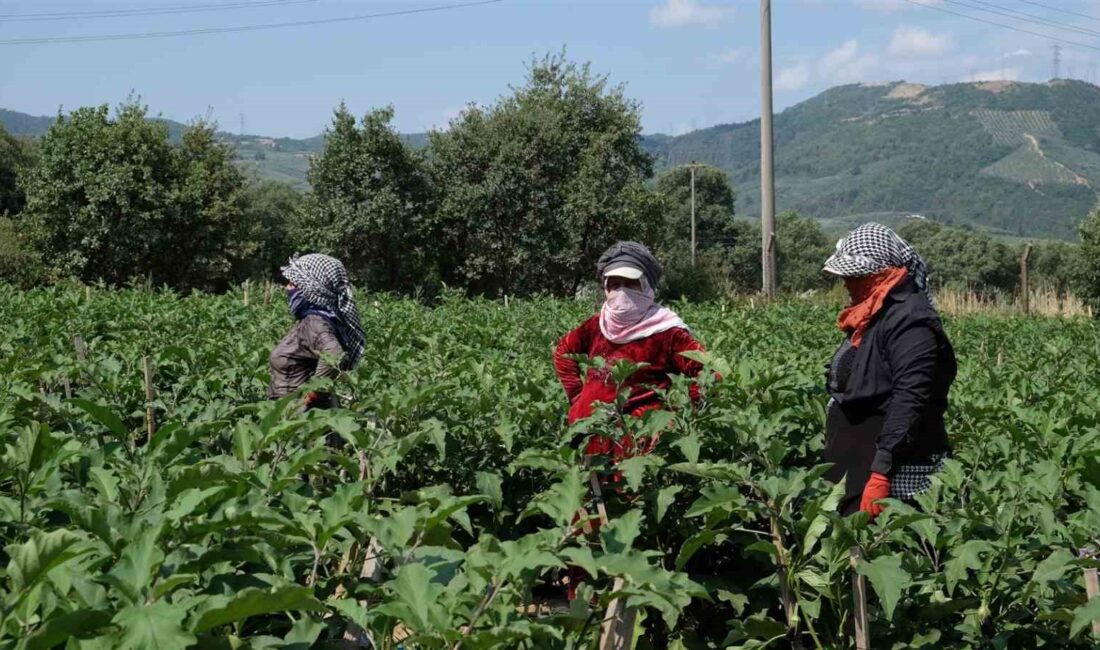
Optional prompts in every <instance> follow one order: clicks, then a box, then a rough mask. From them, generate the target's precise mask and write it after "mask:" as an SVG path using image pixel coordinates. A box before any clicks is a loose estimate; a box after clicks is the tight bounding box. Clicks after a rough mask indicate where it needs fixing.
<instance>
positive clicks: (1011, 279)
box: [897, 219, 1019, 291]
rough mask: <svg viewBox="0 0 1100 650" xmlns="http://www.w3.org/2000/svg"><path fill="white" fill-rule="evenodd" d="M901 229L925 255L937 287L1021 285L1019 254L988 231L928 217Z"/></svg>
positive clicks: (908, 240)
mask: <svg viewBox="0 0 1100 650" xmlns="http://www.w3.org/2000/svg"><path fill="white" fill-rule="evenodd" d="M897 232H898V235H900V236H901V237H902V238H903V239H905V240H906V241H907V242H909V244H910V245H912V246H913V248H915V249H916V250H917V252H918V253H920V255H921V257H923V258H924V261H925V262H926V263H927V264H928V270H929V275H930V277H931V280H932V282H933V283H934V284H936V285H937V286H947V285H957V286H964V287H966V288H968V289H979V290H994V289H996V290H1002V291H1011V290H1013V289H1015V288H1016V286H1017V284H1018V278H1019V254H1018V253H1017V252H1016V251H1015V250H1014V249H1012V248H1011V247H1010V246H1008V245H1007V244H1005V243H1003V242H1000V241H997V240H995V239H993V238H992V237H991V236H989V235H987V234H985V233H979V232H975V231H973V230H970V229H968V228H960V227H956V226H945V225H943V224H940V223H937V222H935V221H929V220H925V219H911V220H909V221H907V222H906V223H905V224H903V225H902V226H901V227H900V228H898V231H897Z"/></svg>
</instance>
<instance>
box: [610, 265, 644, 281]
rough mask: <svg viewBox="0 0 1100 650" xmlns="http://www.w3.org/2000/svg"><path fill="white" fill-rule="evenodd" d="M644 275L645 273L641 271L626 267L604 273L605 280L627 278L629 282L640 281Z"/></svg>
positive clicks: (611, 269)
mask: <svg viewBox="0 0 1100 650" xmlns="http://www.w3.org/2000/svg"><path fill="white" fill-rule="evenodd" d="M643 275H644V272H643V271H642V270H641V269H639V268H637V267H634V266H625V265H624V266H618V267H615V268H610V269H607V270H606V271H604V273H603V277H605V278H626V279H627V280H639V279H641V277H642V276H643Z"/></svg>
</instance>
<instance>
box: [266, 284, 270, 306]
mask: <svg viewBox="0 0 1100 650" xmlns="http://www.w3.org/2000/svg"><path fill="white" fill-rule="evenodd" d="M270 304H271V283H270V282H265V283H264V306H265V307H266V306H268V305H270Z"/></svg>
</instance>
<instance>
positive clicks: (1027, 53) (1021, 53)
mask: <svg viewBox="0 0 1100 650" xmlns="http://www.w3.org/2000/svg"><path fill="white" fill-rule="evenodd" d="M1005 56H1031V50H1023V49H1020V50H1016V51H1015V52H1009V53H1008V54H1006V55H1005Z"/></svg>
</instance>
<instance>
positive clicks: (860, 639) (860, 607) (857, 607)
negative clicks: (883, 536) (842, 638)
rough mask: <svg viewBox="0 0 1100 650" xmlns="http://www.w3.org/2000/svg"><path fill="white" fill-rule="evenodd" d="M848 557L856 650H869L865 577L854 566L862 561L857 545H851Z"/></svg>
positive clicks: (869, 639) (869, 636)
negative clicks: (850, 570)
mask: <svg viewBox="0 0 1100 650" xmlns="http://www.w3.org/2000/svg"><path fill="white" fill-rule="evenodd" d="M850 559H851V564H852V601H853V612H854V616H853V619H854V623H855V631H856V650H871V631H870V629H869V628H868V627H867V578H866V577H865V576H863V575H862V574H860V573H858V572H856V567H858V566H859V563H860V562H862V561H863V551H861V550H860V549H859V547H858V546H853V547H852V549H851V557H850Z"/></svg>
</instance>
